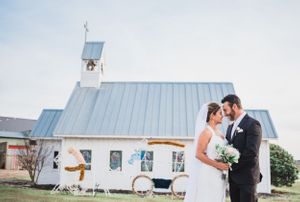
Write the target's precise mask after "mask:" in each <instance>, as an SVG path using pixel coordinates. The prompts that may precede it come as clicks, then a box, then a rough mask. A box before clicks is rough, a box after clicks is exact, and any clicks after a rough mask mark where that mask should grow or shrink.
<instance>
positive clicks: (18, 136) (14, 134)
mask: <svg viewBox="0 0 300 202" xmlns="http://www.w3.org/2000/svg"><path fill="white" fill-rule="evenodd" d="M0 137H2V138H16V139H24V138H25V136H24V133H22V132H10V131H0Z"/></svg>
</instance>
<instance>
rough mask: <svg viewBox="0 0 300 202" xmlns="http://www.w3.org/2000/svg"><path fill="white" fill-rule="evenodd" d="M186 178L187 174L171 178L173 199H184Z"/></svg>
mask: <svg viewBox="0 0 300 202" xmlns="http://www.w3.org/2000/svg"><path fill="white" fill-rule="evenodd" d="M188 178H189V175H187V174H180V175H177V176H175V177H174V178H173V180H172V184H171V191H172V194H173V195H174V196H175V197H177V198H179V199H184V196H185V191H186V185H187V180H188Z"/></svg>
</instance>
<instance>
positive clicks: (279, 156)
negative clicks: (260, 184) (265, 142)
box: [270, 144, 299, 187]
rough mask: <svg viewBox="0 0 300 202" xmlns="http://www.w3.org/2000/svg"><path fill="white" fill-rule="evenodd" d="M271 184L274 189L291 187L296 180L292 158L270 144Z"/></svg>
mask: <svg viewBox="0 0 300 202" xmlns="http://www.w3.org/2000/svg"><path fill="white" fill-rule="evenodd" d="M270 161H271V184H272V185H274V186H276V187H281V186H289V187H290V186H292V185H293V184H294V183H295V180H297V179H298V172H299V171H298V168H297V165H296V162H295V161H294V158H293V156H292V155H291V154H289V153H288V152H287V151H286V150H284V149H283V148H282V147H280V146H278V145H275V144H270Z"/></svg>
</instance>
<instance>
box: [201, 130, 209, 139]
mask: <svg viewBox="0 0 300 202" xmlns="http://www.w3.org/2000/svg"><path fill="white" fill-rule="evenodd" d="M200 135H201V136H202V137H208V138H210V137H211V136H212V133H211V131H210V130H209V129H208V128H205V129H204V130H203V131H202V132H201V134H200Z"/></svg>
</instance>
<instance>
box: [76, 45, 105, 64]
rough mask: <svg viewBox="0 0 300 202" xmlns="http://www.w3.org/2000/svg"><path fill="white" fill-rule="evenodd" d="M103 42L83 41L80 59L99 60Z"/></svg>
mask: <svg viewBox="0 0 300 202" xmlns="http://www.w3.org/2000/svg"><path fill="white" fill-rule="evenodd" d="M103 46H104V42H85V44H84V48H83V51H82V55H81V59H83V60H90V59H91V60H99V59H100V58H101V55H102V51H103Z"/></svg>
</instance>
